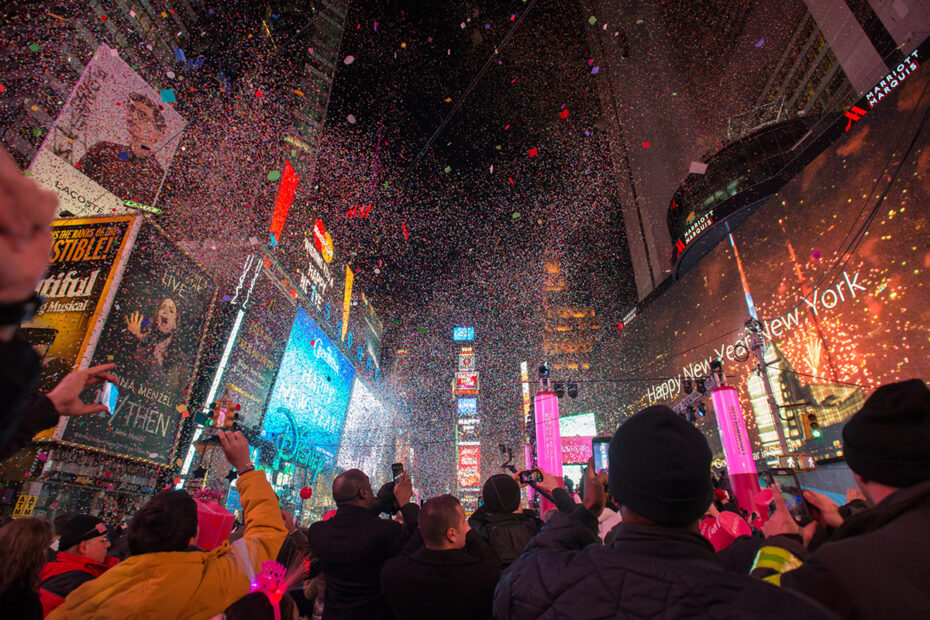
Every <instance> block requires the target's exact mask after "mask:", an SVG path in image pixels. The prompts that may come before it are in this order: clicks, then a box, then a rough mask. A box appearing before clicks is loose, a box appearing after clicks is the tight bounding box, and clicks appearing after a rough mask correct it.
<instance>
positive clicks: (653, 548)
mask: <svg viewBox="0 0 930 620" xmlns="http://www.w3.org/2000/svg"><path fill="white" fill-rule="evenodd" d="M595 532H597V520H596V519H595V518H594V517H593V516H592V515H591V514H590V513H589V512H588V511H587V510H585V509H584V507H579V508H578V509H577V510H576V511H575V512H574V513H573V514H572V515H571V516H568V515H564V514H557V515H554V516H553V517H552V519H551V520H550V521H549V523H548V524H547V525H546V527H545V528H544V529H543V530H542V531H541V532H540V533H539V535H538V536H536V538H534V539H533V541H532V542H531V543H530V545H529V546H528V547H527V549H526V552H525V553H524V554H523V556H522V557H521V558H520V559H519V560H517V562H515V563H514V564H513V566H511V567H510V569H509V570H508V571H507V572H505V573H504V576H503V577H502V578H501V580H500V582H499V583H498V586H497V590H496V592H495V595H494V617H495V618H499V619H501V620H508V619H511V618H513V619H524V618H527V619H528V618H547V619H554V618H573V619H581V618H664V619H670V618H747V619H753V620H759V619H763V618H778V619H783V618H793V619H795V618H831V617H832V616H831V615H830V613H829V612H827V611H826V610H823V609H821V608H819V607H818V606H816V604H814V603H812V602H809V601H807V600H805V599H803V598H801V597H799V596H795V595H793V594H791V593H789V592H786V591H784V590H780V589H778V588H776V587H774V586H771V585H770V584H767V583H765V582H763V581H760V580H757V579H753V578H751V577H748V576H744V575H736V574H733V573H728V572H726V571H724V570H723V569H722V567H721V566H720V562H719V560H718V559H717V557H716V556H715V555H714V550H713V547H711V545H710V543H709V542H707V540H705V539H704V538H703V537H702V536H701V535H700V534H697V533H690V532H683V531H681V530H677V529H669V528H662V527H654V526H636V525H623V526H621V528H620V530H619V534H618V536H617V540H616V541H615V543H614V545H613V546H612V547H603V546H600V545H599V544H597V543H596V542H595V541H597V536H596V533H595Z"/></svg>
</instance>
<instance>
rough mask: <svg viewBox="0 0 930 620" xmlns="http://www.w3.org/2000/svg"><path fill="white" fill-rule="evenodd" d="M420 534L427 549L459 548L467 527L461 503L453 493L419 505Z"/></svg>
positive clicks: (463, 543)
mask: <svg viewBox="0 0 930 620" xmlns="http://www.w3.org/2000/svg"><path fill="white" fill-rule="evenodd" d="M419 527H420V534H421V535H422V536H423V542H424V544H425V545H426V547H427V548H428V549H436V550H442V549H461V548H462V547H464V546H465V535H466V534H467V527H466V523H465V512H464V511H463V510H462V504H461V503H459V500H458V499H457V498H456V497H455V496H454V495H440V496H438V497H434V498H432V499H430V500H427V502H426V503H425V504H423V506H421V507H420V517H419Z"/></svg>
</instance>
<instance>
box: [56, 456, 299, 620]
mask: <svg viewBox="0 0 930 620" xmlns="http://www.w3.org/2000/svg"><path fill="white" fill-rule="evenodd" d="M237 487H238V489H239V493H240V495H241V498H242V507H243V512H244V515H245V523H246V528H245V535H244V536H243V537H242V538H241V539H240V540H238V541H236V542H235V543H234V544H230V543H229V541H228V540H227V541H224V542H223V543H222V544H221V545H220V546H219V547H217V548H215V549H213V550H211V551H169V552H163V553H144V554H141V555H134V556H130V557H129V558H128V559H127V560H125V561H124V562H121V563H120V564H118V565H117V566H115V567H113V568H111V569H110V570H108V571H107V572H105V573H104V574H103V575H101V576H100V577H97V578H96V579H94V580H92V581H89V582H87V583H85V584H84V585H82V586H81V587H79V588H77V589H76V590H74V591H73V592H71V594H69V595H68V597H67V598H66V599H65V602H64V604H63V605H61V606H59V607H58V608H57V609H55V611H53V612H52V613H51V614H50V615H49V616H48V618H49V619H50V620H64V619H66V618H120V619H127V620H128V619H130V618H132V619H140V620H141V619H146V620H148V619H151V620H155V619H161V618H179V619H180V618H192V619H200V618H203V619H207V618H211V617H213V616H214V615H216V614H218V613H220V612H222V611H223V610H224V609H226V608H227V607H229V606H230V605H231V604H232V603H234V602H236V601H237V600H239V599H240V598H242V597H243V596H245V595H246V594H248V593H249V589H250V588H249V586H250V583H251V580H252V576H253V575H254V574H257V573H258V572H259V571H260V570H261V564H262V562H267V561H270V560H274V559H275V556H276V555H277V553H278V549H280V548H281V544H282V543H283V542H284V538H285V536H286V535H287V529H285V527H284V521H283V520H282V519H281V509H280V507H279V506H278V498H277V497H276V496H275V494H274V490H273V489H272V488H271V485H270V484H269V483H268V480H267V479H266V478H265V474H264V473H263V472H261V471H250V472H246V473H244V474H242V475H241V476H239V479H238V481H237Z"/></svg>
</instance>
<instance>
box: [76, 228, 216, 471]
mask: <svg viewBox="0 0 930 620" xmlns="http://www.w3.org/2000/svg"><path fill="white" fill-rule="evenodd" d="M215 294H216V286H215V285H214V283H213V281H212V280H211V279H210V278H209V277H208V276H207V274H206V272H205V271H204V270H203V269H202V268H201V267H200V265H198V264H197V263H196V262H195V261H194V259H192V258H191V257H189V256H188V255H187V254H185V253H184V252H183V251H182V250H181V249H180V248H178V246H176V245H175V244H174V243H173V242H172V241H170V240H169V239H168V238H167V237H166V236H165V235H164V233H162V232H161V230H160V229H159V228H158V227H156V226H155V225H154V224H152V223H151V222H144V223H143V225H142V228H141V230H140V231H139V235H138V237H137V239H136V242H135V244H134V246H133V249H132V252H131V254H130V255H129V260H128V261H127V264H126V270H125V272H124V273H123V277H122V280H121V281H120V283H119V288H118V289H117V291H116V295H115V297H114V299H113V305H112V307H111V309H110V312H109V315H108V316H107V318H106V323H105V324H104V326H103V330H102V332H101V334H100V339H99V340H98V341H97V345H96V348H95V350H94V354H93V358H92V360H91V365H96V364H105V363H108V362H113V363H114V364H116V369H115V371H114V372H115V373H116V374H117V375H118V376H119V377H120V385H119V398H118V400H117V405H116V410H115V411H114V412H113V414H112V415H110V414H97V415H93V416H85V417H80V418H71V419H70V420H69V423H68V426H67V427H66V428H65V430H64V433H63V436H62V440H63V441H65V442H70V443H75V444H79V445H84V446H89V447H93V448H98V449H100V450H104V451H106V452H109V453H113V454H119V455H122V456H127V457H131V458H139V459H145V460H148V461H152V462H155V463H158V464H160V465H167V464H168V463H169V462H170V461H171V459H172V458H173V456H174V451H175V443H176V440H177V435H178V429H179V428H180V423H181V419H182V418H181V416H182V413H181V412H179V411H178V406H179V405H182V404H184V405H186V404H187V399H188V393H189V391H190V385H191V382H192V378H193V376H194V370H195V368H196V365H197V363H198V360H199V356H200V347H201V342H202V339H203V333H204V329H205V327H206V325H207V321H208V319H209V314H210V308H211V305H212V302H213V298H214V296H215ZM94 395H95V393H93V391H90V390H89V391H88V393H87V394H85V395H84V396H85V400H89V399H90V398H93V397H94Z"/></svg>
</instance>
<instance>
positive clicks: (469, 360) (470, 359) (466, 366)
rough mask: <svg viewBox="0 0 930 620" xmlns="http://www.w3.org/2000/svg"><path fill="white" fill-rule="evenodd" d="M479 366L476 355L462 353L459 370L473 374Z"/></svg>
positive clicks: (466, 352)
mask: <svg viewBox="0 0 930 620" xmlns="http://www.w3.org/2000/svg"><path fill="white" fill-rule="evenodd" d="M476 365H477V359H476V355H475V354H474V353H473V352H471V351H462V352H461V353H459V370H460V371H462V372H471V371H473V370H474V369H475V366H476Z"/></svg>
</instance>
